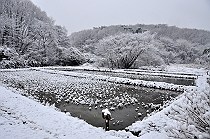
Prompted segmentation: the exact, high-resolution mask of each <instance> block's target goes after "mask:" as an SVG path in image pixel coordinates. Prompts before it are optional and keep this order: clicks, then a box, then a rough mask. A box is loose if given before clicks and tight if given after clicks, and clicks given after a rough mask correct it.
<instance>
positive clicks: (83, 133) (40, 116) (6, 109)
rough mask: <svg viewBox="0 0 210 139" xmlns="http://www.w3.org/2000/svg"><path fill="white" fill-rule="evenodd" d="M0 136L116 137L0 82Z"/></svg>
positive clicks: (20, 138) (5, 138) (6, 138)
mask: <svg viewBox="0 0 210 139" xmlns="http://www.w3.org/2000/svg"><path fill="white" fill-rule="evenodd" d="M0 94H1V96H0V139H13V138H15V139H26V138H30V139H37V138H39V139H41V138H49V139H54V138H59V139H64V138H68V139H70V138H71V139H106V138H107V139H115V138H116V139H117V137H114V136H112V135H110V133H109V132H105V131H104V130H103V129H102V128H96V127H93V126H91V125H89V124H87V123H86V122H84V121H82V120H79V119H78V118H74V117H71V116H67V115H66V114H64V113H62V112H58V111H55V110H54V109H53V108H51V107H48V106H43V105H41V104H39V103H37V102H35V101H33V100H30V99H28V98H26V97H23V96H21V95H19V94H15V93H13V92H12V91H10V90H7V89H6V88H4V87H1V86H0Z"/></svg>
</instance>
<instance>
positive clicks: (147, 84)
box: [35, 68, 197, 91]
mask: <svg viewBox="0 0 210 139" xmlns="http://www.w3.org/2000/svg"><path fill="white" fill-rule="evenodd" d="M35 70H38V71H42V72H47V73H51V74H61V75H68V76H72V77H81V78H91V79H94V80H102V81H109V82H112V83H118V84H127V85H140V86H144V87H150V88H160V89H166V90H173V91H184V90H185V89H191V88H193V87H192V86H183V85H175V84H172V83H165V82H154V81H144V80H137V79H136V80H133V79H129V78H120V77H110V76H104V75H93V74H88V73H78V72H70V71H59V70H52V69H46V68H45V69H42V68H36V69H35ZM150 74H152V73H150ZM170 76H172V77H174V76H173V75H172V74H171V75H170ZM178 77H183V78H185V77H186V75H179V76H178ZM187 77H189V76H187ZM196 77H197V76H196ZM192 78H195V76H192Z"/></svg>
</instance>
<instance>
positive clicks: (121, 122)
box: [58, 85, 179, 130]
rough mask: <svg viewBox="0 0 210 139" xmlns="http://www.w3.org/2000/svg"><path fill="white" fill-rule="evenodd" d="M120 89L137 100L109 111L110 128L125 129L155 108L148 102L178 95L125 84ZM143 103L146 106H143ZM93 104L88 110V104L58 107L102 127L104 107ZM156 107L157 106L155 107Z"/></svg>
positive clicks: (162, 101)
mask: <svg viewBox="0 0 210 139" xmlns="http://www.w3.org/2000/svg"><path fill="white" fill-rule="evenodd" d="M120 91H126V92H127V93H128V94H131V95H133V96H135V98H137V100H138V102H134V103H131V104H129V105H126V104H124V105H123V108H118V107H115V110H114V111H110V112H111V114H112V118H113V119H112V120H111V121H110V129H113V130H122V129H125V127H127V126H129V125H131V124H132V123H134V122H135V121H137V120H142V119H143V118H144V117H145V116H146V115H147V114H149V113H151V112H152V111H153V110H154V109H155V108H151V107H152V106H148V105H151V104H150V103H153V104H156V105H157V104H160V105H162V104H163V103H164V102H165V101H166V100H170V99H171V98H174V97H176V96H177V95H179V93H177V92H171V91H162V90H154V89H148V88H140V87H133V86H125V85H121V86H119V92H120ZM143 103H144V104H146V105H147V106H145V105H144V104H143ZM142 104H143V105H142ZM125 105H126V106H125ZM95 106H96V105H94V106H91V110H89V108H90V106H88V105H81V104H79V105H74V104H67V103H61V104H60V105H59V106H58V107H59V108H60V109H61V110H62V111H64V110H65V109H66V111H68V112H70V113H71V115H72V116H74V117H78V118H80V119H84V120H85V121H86V122H87V123H89V124H91V125H93V126H96V127H104V126H105V123H104V122H105V121H104V119H103V118H102V113H101V111H102V109H104V108H105V107H103V108H100V107H99V106H98V105H97V106H98V107H97V109H95ZM107 107H108V108H110V107H112V105H108V106H107ZM145 107H148V108H145ZM137 109H138V110H137ZM156 109H158V106H157V107H156ZM138 113H141V114H142V115H141V116H139V115H138Z"/></svg>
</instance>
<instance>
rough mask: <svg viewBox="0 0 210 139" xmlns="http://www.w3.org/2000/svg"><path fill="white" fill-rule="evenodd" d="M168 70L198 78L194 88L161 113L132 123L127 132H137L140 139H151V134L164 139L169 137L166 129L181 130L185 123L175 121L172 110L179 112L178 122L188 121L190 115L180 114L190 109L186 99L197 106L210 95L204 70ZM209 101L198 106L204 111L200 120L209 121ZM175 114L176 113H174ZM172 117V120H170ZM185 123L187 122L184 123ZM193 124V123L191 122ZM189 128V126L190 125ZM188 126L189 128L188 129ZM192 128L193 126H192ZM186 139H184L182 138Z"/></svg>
mask: <svg viewBox="0 0 210 139" xmlns="http://www.w3.org/2000/svg"><path fill="white" fill-rule="evenodd" d="M168 70H170V71H185V72H190V73H192V72H193V73H194V74H196V75H200V76H198V79H197V80H196V86H197V87H196V88H195V89H192V90H187V91H185V92H184V93H183V94H182V95H180V96H178V97H177V100H175V101H174V102H173V103H172V104H170V105H169V106H168V107H167V108H165V109H163V110H162V111H160V112H158V113H156V114H154V115H152V116H150V117H149V118H147V119H144V120H142V121H137V122H135V123H133V124H132V125H131V126H129V127H128V129H129V131H132V132H137V133H139V136H140V138H143V139H144V138H147V137H150V136H151V137H152V136H153V134H155V135H156V134H157V135H158V136H162V137H163V138H165V137H166V135H169V133H167V130H168V129H175V128H177V129H179V128H180V127H181V128H183V126H182V124H183V123H185V121H184V122H182V121H178V120H175V119H174V117H176V115H174V113H172V112H173V110H175V111H179V112H180V115H179V118H181V119H180V120H188V119H190V118H191V117H190V115H188V114H187V113H185V112H181V111H182V110H186V109H189V108H191V106H190V104H189V103H187V101H188V97H193V102H195V103H197V104H198V105H199V104H200V103H201V100H200V99H201V98H205V97H207V95H208V96H209V95H210V87H209V84H208V83H207V78H209V75H207V72H206V70H204V69H194V68H182V67H181V68H177V67H170V68H168ZM208 101H209V99H208V98H206V99H202V103H203V104H204V105H203V106H202V105H201V106H199V107H201V108H202V109H203V110H205V112H204V114H203V115H200V116H201V118H202V117H203V116H205V118H204V119H209V120H210V115H209V114H208V113H209V112H210V107H209V106H208V105H206V104H207V103H209V102H208ZM177 106H181V107H182V108H177ZM175 114H177V113H175ZM170 117H173V118H170ZM208 122H209V124H210V121H208ZM186 123H187V121H186ZM192 124H193V122H192ZM190 126H191V125H190ZM190 126H189V127H190ZM193 126H194V125H193ZM189 127H185V128H186V129H185V130H186V131H185V130H183V131H185V132H188V130H190V129H188V128H189ZM190 132H192V133H193V134H194V135H197V134H198V136H200V137H201V138H203V137H204V136H206V138H210V135H208V134H207V135H206V134H205V133H203V134H202V133H201V132H199V131H198V130H197V129H194V131H190ZM178 134H179V133H178ZM181 137H182V136H181V135H178V138H181ZM183 138H186V137H183Z"/></svg>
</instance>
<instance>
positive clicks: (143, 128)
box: [0, 66, 210, 139]
mask: <svg viewBox="0 0 210 139" xmlns="http://www.w3.org/2000/svg"><path fill="white" fill-rule="evenodd" d="M52 68H53V69H54V70H52ZM65 68H66V67H65ZM69 68H72V67H69ZM76 68H78V67H76ZM80 68H81V69H85V68H86V69H91V68H92V69H94V70H96V69H97V68H93V67H91V68H90V67H85V66H84V67H80ZM28 70H38V71H42V72H48V73H54V74H62V75H69V76H74V77H84V78H87V77H89V78H92V79H97V80H99V79H101V80H108V81H113V82H120V83H128V82H129V83H131V84H133V83H136V84H137V85H138V84H146V85H148V86H151V85H152V84H153V85H154V82H148V81H142V80H131V79H126V78H118V77H108V76H102V75H92V74H80V73H73V72H65V71H58V70H56V67H51V69H50V68H45V69H43V68H28V69H10V70H0V72H5V71H10V72H12V71H22V72H25V71H28ZM100 70H101V69H100ZM115 71H116V72H122V71H123V70H118V71H117V70H115ZM123 72H124V71H123ZM126 72H128V71H126ZM129 72H131V71H129ZM132 72H133V71H132ZM134 72H139V71H135V70H134ZM141 72H143V71H141ZM144 72H145V71H144ZM161 72H162V73H163V74H167V75H172V76H173V75H174V73H177V74H176V75H178V76H182V77H186V76H187V77H193V78H194V77H196V78H197V77H198V78H197V79H196V87H186V86H177V85H174V84H166V83H157V82H155V85H156V86H157V85H159V86H161V87H165V88H168V89H170V88H172V87H173V88H174V87H175V88H176V87H183V90H184V93H183V94H182V95H180V96H178V97H177V98H176V100H175V101H174V102H173V103H171V104H170V105H169V106H168V107H166V108H164V109H163V110H162V111H160V112H157V113H153V114H152V116H150V117H148V118H145V119H143V120H142V121H137V122H135V123H133V124H132V125H131V126H129V127H128V128H127V129H128V130H129V131H132V132H138V133H139V137H136V136H134V135H132V134H131V133H130V132H125V131H113V130H112V131H108V132H105V131H104V130H103V129H102V128H96V127H93V126H91V125H89V124H88V123H86V122H85V121H83V120H80V119H78V118H74V117H72V116H71V115H70V114H69V113H68V114H65V113H62V112H59V111H58V110H55V108H53V107H50V106H43V105H41V104H40V103H38V102H35V101H34V100H31V99H29V98H27V97H24V96H21V95H20V94H21V92H19V94H16V93H14V92H12V91H11V90H8V89H6V88H5V87H2V86H0V96H1V97H0V138H4V139H10V138H17V139H22V138H23V139H24V138H32V139H33V138H34V139H35V138H52V139H53V138H59V139H60V138H61V139H63V138H71V139H86V138H91V139H94V138H96V139H100V138H103V139H105V138H107V139H115V138H116V139H117V138H138V139H153V138H155V139H167V138H168V136H167V135H168V133H167V130H168V129H170V128H171V127H175V128H176V127H178V126H180V122H177V121H176V120H174V119H171V118H170V117H169V116H168V115H167V113H168V112H171V111H172V109H174V110H177V111H179V107H177V104H179V105H182V106H183V107H187V105H186V103H185V101H186V96H192V97H194V98H193V99H194V100H195V101H198V100H199V101H200V99H202V97H205V96H202V93H201V94H196V95H195V94H194V93H195V92H198V93H200V92H207V93H209V90H210V89H209V84H208V83H207V79H208V78H209V75H207V70H205V69H196V68H186V67H180V66H169V67H166V70H165V71H161ZM150 73H151V74H150ZM150 73H149V72H148V73H147V74H150V75H152V74H154V73H155V74H156V73H159V72H158V71H151V72H150ZM40 76H42V75H40ZM16 78H19V77H16ZM20 78H21V77H20ZM29 78H30V77H29ZM52 80H53V79H52ZM54 80H56V79H54ZM83 103H84V102H83ZM200 103H202V104H205V103H206V102H205V99H203V100H202V101H200ZM204 109H205V110H208V111H210V108H209V107H207V106H205V107H204ZM105 112H106V113H108V112H109V111H108V109H107V110H106V111H105ZM180 112H181V111H180ZM109 113H110V112H109ZM110 114H111V113H110ZM169 115H170V114H169ZM182 116H187V115H185V113H183V114H181V117H177V118H183V117H182ZM202 116H203V117H207V118H208V117H209V112H207V113H205V114H204V115H202ZM182 128H186V130H193V132H194V133H195V134H198V137H205V136H206V137H208V135H206V134H200V133H197V130H196V128H195V126H194V125H189V126H186V127H184V126H182ZM194 130H195V131H194Z"/></svg>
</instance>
